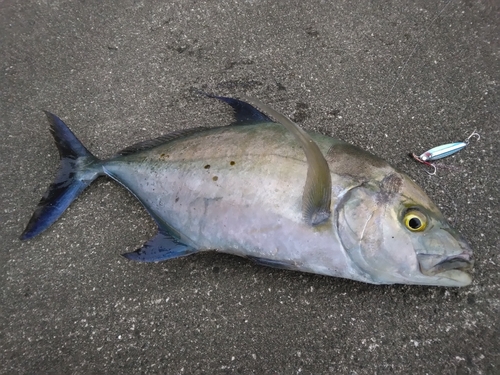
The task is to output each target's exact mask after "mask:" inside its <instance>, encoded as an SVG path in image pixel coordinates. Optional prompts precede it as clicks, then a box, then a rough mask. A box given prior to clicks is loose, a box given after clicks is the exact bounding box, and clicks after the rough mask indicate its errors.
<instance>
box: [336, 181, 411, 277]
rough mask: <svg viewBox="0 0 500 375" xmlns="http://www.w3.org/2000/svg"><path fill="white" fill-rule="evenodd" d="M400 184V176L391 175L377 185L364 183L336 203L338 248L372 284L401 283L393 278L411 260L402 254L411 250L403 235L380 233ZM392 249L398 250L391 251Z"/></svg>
mask: <svg viewBox="0 0 500 375" xmlns="http://www.w3.org/2000/svg"><path fill="white" fill-rule="evenodd" d="M401 185H402V178H401V176H400V175H399V174H398V173H392V174H390V175H388V176H386V177H385V178H384V179H383V180H382V181H381V182H380V184H377V183H374V184H372V183H364V184H361V185H359V186H357V187H355V188H353V189H351V190H349V191H348V192H347V193H346V194H345V195H344V197H343V198H342V201H341V202H340V203H339V206H340V207H339V210H338V217H337V225H338V233H339V236H340V239H341V241H342V245H343V246H344V249H346V252H347V253H348V255H349V257H350V258H351V260H352V261H353V262H354V264H355V265H356V266H357V267H358V271H360V272H361V274H362V275H363V276H364V277H365V278H366V279H367V280H368V281H369V282H372V283H376V284H387V283H397V282H401V278H400V277H398V276H397V274H398V273H399V272H400V267H401V264H405V263H407V261H408V257H409V256H413V257H414V254H411V253H407V251H405V249H408V248H410V247H411V246H405V245H411V243H409V241H408V239H407V237H406V234H405V233H403V232H401V231H396V232H393V231H391V233H385V231H384V220H386V219H387V215H389V216H393V215H392V213H391V212H390V211H391V206H392V204H391V203H392V201H393V198H394V196H395V195H397V194H398V193H399V192H400V189H401ZM394 216H396V215H394ZM394 220H397V217H394ZM401 245H402V246H401ZM394 246H399V247H400V249H401V251H399V252H396V253H395V252H393V251H391V249H393V248H394ZM412 253H413V251H412Z"/></svg>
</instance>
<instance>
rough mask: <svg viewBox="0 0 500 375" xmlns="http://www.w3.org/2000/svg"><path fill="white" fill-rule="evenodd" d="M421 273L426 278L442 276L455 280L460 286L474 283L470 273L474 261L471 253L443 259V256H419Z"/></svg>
mask: <svg viewBox="0 0 500 375" xmlns="http://www.w3.org/2000/svg"><path fill="white" fill-rule="evenodd" d="M417 258H418V262H419V265H420V272H422V274H424V275H426V276H440V277H446V278H448V279H451V280H455V281H456V282H457V283H459V284H460V285H468V284H470V283H471V282H472V277H471V275H470V271H471V270H472V268H473V267H474V259H473V257H472V254H471V253H469V252H463V253H461V254H458V255H450V256H447V257H443V256H442V255H432V254H419V255H418V256H417Z"/></svg>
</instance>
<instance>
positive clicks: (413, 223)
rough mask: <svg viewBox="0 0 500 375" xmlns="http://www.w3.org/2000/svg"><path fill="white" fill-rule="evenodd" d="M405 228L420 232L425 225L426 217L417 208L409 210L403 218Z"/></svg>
mask: <svg viewBox="0 0 500 375" xmlns="http://www.w3.org/2000/svg"><path fill="white" fill-rule="evenodd" d="M403 222H404V223H405V226H406V228H408V229H409V230H410V231H412V232H422V231H423V230H424V229H425V227H426V226H427V217H426V216H425V215H424V214H423V213H422V212H420V211H418V210H409V211H407V212H406V213H405V216H404V218H403Z"/></svg>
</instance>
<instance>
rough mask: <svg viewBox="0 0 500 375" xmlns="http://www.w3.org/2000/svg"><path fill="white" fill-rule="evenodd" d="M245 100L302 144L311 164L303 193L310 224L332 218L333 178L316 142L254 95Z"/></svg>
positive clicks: (305, 217) (304, 211) (304, 214)
mask: <svg viewBox="0 0 500 375" xmlns="http://www.w3.org/2000/svg"><path fill="white" fill-rule="evenodd" d="M243 99H245V100H246V101H248V102H249V103H250V104H251V105H253V106H255V107H257V108H258V109H259V110H261V111H264V112H266V113H267V114H268V115H269V116H271V118H273V119H274V120H276V121H277V122H279V123H280V124H282V125H283V126H284V127H286V128H287V129H288V130H289V131H290V132H291V133H292V134H293V135H294V136H295V138H296V139H297V141H298V142H299V143H300V145H301V146H302V149H303V150H304V153H305V154H306V158H307V163H308V168H307V178H306V184H305V186H304V193H303V194H302V215H303V217H304V220H305V221H306V223H308V224H310V225H317V224H321V223H322V222H324V221H326V220H328V218H329V217H330V213H331V210H330V203H331V194H332V180H331V175H330V168H329V167H328V162H327V161H326V159H325V157H324V155H323V154H322V152H321V150H320V149H319V147H318V145H317V144H316V142H314V140H313V139H312V138H311V137H310V136H309V134H307V133H306V132H305V131H304V130H302V129H301V128H300V127H299V126H298V125H297V124H295V123H294V122H293V121H291V120H290V119H288V118H287V117H285V116H284V115H282V114H281V113H279V112H277V111H275V110H274V109H272V108H271V107H269V106H267V105H265V104H264V103H261V102H260V101H259V100H257V99H254V98H249V97H243Z"/></svg>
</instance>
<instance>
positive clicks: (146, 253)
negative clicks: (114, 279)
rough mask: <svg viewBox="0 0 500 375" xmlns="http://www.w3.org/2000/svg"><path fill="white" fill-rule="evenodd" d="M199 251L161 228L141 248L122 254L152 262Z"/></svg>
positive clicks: (131, 258)
mask: <svg viewBox="0 0 500 375" xmlns="http://www.w3.org/2000/svg"><path fill="white" fill-rule="evenodd" d="M197 251H198V250H196V249H193V248H192V247H189V246H187V245H184V244H183V243H182V242H179V241H177V240H176V239H175V238H174V237H172V236H171V235H170V234H168V233H166V232H163V231H162V230H159V231H158V233H157V234H156V236H154V237H153V238H151V239H150V240H149V241H148V242H146V243H145V244H144V245H143V246H142V247H141V248H140V249H137V250H136V251H133V252H131V253H125V254H122V255H123V256H124V257H125V258H127V259H130V260H135V261H138V262H147V263H150V262H161V261H162V260H168V259H174V258H180V257H184V256H186V255H190V254H193V253H196V252H197Z"/></svg>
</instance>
